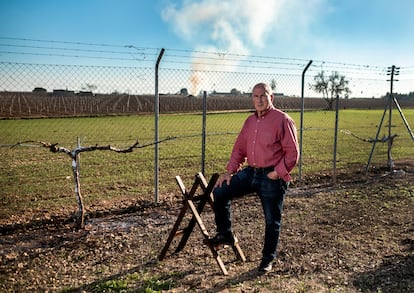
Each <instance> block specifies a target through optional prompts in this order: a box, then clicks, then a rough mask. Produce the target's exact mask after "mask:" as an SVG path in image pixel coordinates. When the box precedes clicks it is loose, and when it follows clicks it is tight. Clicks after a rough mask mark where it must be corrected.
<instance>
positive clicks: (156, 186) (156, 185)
mask: <svg viewBox="0 0 414 293" xmlns="http://www.w3.org/2000/svg"><path fill="white" fill-rule="evenodd" d="M164 51H165V49H164V48H162V49H161V52H160V54H159V55H158V59H157V63H156V64H155V102H154V108H155V109H154V111H155V138H154V142H155V146H154V147H155V154H154V155H155V158H154V165H155V170H154V178H155V179H154V194H155V199H154V200H155V202H158V189H159V146H158V141H159V130H158V126H159V122H160V121H159V120H160V119H159V116H160V94H159V92H158V67H159V65H160V62H161V58H162V55H164Z"/></svg>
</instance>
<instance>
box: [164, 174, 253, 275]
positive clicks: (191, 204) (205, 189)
mask: <svg viewBox="0 0 414 293" xmlns="http://www.w3.org/2000/svg"><path fill="white" fill-rule="evenodd" d="M218 178H219V175H218V174H217V173H215V174H213V176H212V177H211V179H210V181H209V183H208V184H207V181H206V179H205V178H204V176H203V174H202V173H201V172H200V173H198V174H197V175H196V176H195V180H194V184H193V186H192V187H191V190H190V192H187V190H186V188H185V186H184V183H183V182H182V180H181V178H180V176H176V177H175V179H176V181H177V184H178V186H179V187H180V190H181V193H182V195H183V197H184V203H183V207H182V208H181V211H180V213H179V215H178V218H177V220H176V222H175V224H174V226H173V228H172V230H171V233H170V235H169V237H168V239H167V242H166V244H165V246H164V248H163V249H162V251H161V253H160V255H159V257H158V259H159V260H163V259H164V258H165V256H166V254H167V251H168V248H169V247H170V245H171V242H172V241H173V239H174V238H175V237H177V236H180V235H182V237H181V240H180V242H179V243H178V246H177V248H176V250H175V252H176V253H177V252H180V251H181V250H182V249H183V248H184V247H185V245H186V244H187V241H188V239H189V237H190V235H191V233H192V232H193V230H194V227H195V225H196V224H197V225H198V227H199V228H200V230H201V233H202V235H203V237H204V243H205V244H206V245H207V246H208V247H209V248H210V250H211V252H212V254H213V257H214V258H215V260H216V261H217V264H218V265H219V267H220V269H221V271H222V272H223V274H224V275H227V274H228V272H227V269H226V267H225V265H224V263H223V261H222V259H221V258H220V255H219V254H218V252H217V251H218V247H216V246H214V245H212V244H211V243H210V242H209V238H210V235H209V233H208V231H207V228H206V227H205V225H204V223H203V220H202V218H201V213H202V212H203V209H204V207H205V205H206V203H207V202H208V203H209V204H210V206H211V208H212V209H213V210H214V198H213V194H212V191H213V189H214V185H215V184H216V181H217V179H218ZM198 187H200V188H201V190H202V193H201V194H200V195H195V193H196V191H197V189H198ZM196 204H197V206H196ZM188 209H189V210H190V212H191V214H192V218H191V220H190V221H189V223H188V225H187V227H185V228H184V229H180V230H179V228H180V226H181V222H182V220H183V219H184V217H185V215H186V212H187V210H188ZM232 249H233V251H234V253H235V254H236V257H237V258H238V259H239V260H241V261H243V262H244V261H246V257H245V256H244V253H243V251H242V250H241V248H240V246H239V243H238V241H237V238H236V237H234V243H233V245H232Z"/></svg>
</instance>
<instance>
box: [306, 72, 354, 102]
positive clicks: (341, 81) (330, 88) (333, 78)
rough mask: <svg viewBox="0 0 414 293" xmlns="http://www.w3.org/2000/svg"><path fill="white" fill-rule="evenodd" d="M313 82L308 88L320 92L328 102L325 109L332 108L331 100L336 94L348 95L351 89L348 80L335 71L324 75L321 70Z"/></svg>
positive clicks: (332, 100)
mask: <svg viewBox="0 0 414 293" xmlns="http://www.w3.org/2000/svg"><path fill="white" fill-rule="evenodd" d="M313 79H314V81H315V83H314V84H311V85H310V88H311V89H313V90H314V91H315V92H317V93H322V95H323V98H324V99H325V101H326V102H327V103H328V106H327V109H328V110H332V109H333V102H334V100H335V98H336V96H337V95H339V96H341V94H345V95H349V94H350V93H351V90H350V89H349V87H348V84H349V81H348V80H346V78H345V76H344V75H339V73H338V72H337V71H333V72H332V73H331V75H330V76H326V75H325V72H324V71H323V70H322V71H321V72H319V73H318V74H317V75H315V77H314V78H313Z"/></svg>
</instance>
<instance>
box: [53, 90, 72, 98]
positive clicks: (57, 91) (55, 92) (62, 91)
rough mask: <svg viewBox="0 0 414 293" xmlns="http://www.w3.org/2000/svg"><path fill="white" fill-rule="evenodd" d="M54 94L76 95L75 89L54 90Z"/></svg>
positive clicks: (62, 95) (61, 95)
mask: <svg viewBox="0 0 414 293" xmlns="http://www.w3.org/2000/svg"><path fill="white" fill-rule="evenodd" d="M53 95H54V96H58V97H70V96H74V95H75V91H68V90H53Z"/></svg>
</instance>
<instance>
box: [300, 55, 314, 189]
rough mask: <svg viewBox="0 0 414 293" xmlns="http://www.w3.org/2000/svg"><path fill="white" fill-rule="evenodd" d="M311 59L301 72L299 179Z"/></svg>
mask: <svg viewBox="0 0 414 293" xmlns="http://www.w3.org/2000/svg"><path fill="white" fill-rule="evenodd" d="M312 62H313V61H312V60H310V61H309V62H308V64H307V65H306V67H305V69H303V72H302V95H301V97H302V106H301V109H300V134H299V135H300V138H299V151H300V156H299V181H301V180H302V149H303V113H304V112H305V97H304V95H305V73H306V71H307V70H308V68H309V66H310V65H311V64H312Z"/></svg>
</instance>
